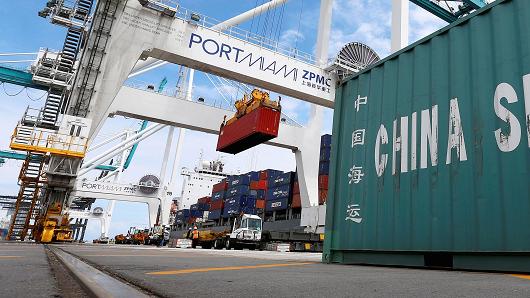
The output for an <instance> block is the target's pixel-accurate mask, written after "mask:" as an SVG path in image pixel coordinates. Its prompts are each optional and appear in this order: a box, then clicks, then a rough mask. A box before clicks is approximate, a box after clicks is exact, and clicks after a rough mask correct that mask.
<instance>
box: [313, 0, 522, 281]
mask: <svg viewBox="0 0 530 298" xmlns="http://www.w3.org/2000/svg"><path fill="white" fill-rule="evenodd" d="M337 91H338V92H337V96H336V102H335V115H334V124H333V144H332V147H331V148H333V152H332V165H331V173H330V175H331V177H330V189H329V198H328V205H327V208H328V209H327V219H326V237H325V247H324V255H323V260H324V262H339V263H350V264H353V263H364V264H380V265H404V266H420V267H422V266H434V267H438V266H439V267H449V268H457V269H476V270H502V271H523V272H530V184H529V181H530V1H528V0H504V1H503V0H498V1H496V2H495V3H493V4H490V5H488V6H487V7H485V8H483V9H481V10H480V11H478V12H476V13H474V14H472V15H471V16H468V17H466V18H464V19H461V20H459V21H457V22H455V23H454V24H451V25H450V26H448V27H446V28H444V29H442V30H440V31H438V32H436V33H435V34H433V35H431V36H429V37H427V38H425V39H423V40H420V41H419V42H417V43H415V44H413V45H411V46H409V47H407V48H405V49H403V50H402V51H400V52H398V53H396V54H394V55H392V56H390V57H388V58H386V59H384V60H383V61H381V62H380V63H378V64H376V65H374V66H373V67H371V68H370V69H367V70H365V71H363V72H361V73H359V74H357V75H356V76H355V77H352V78H350V79H349V80H347V81H346V82H344V83H343V84H342V85H341V86H340V87H339V88H338V90H337Z"/></svg>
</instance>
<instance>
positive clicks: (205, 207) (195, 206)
mask: <svg viewBox="0 0 530 298" xmlns="http://www.w3.org/2000/svg"><path fill="white" fill-rule="evenodd" d="M208 209H210V206H209V205H208V204H200V203H197V204H193V205H191V206H190V210H191V211H196V210H198V211H208Z"/></svg>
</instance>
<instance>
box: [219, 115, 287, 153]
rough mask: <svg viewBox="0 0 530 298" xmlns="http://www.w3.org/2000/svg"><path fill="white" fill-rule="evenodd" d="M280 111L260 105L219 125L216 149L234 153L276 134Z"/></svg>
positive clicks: (269, 138) (260, 142)
mask: <svg viewBox="0 0 530 298" xmlns="http://www.w3.org/2000/svg"><path fill="white" fill-rule="evenodd" d="M280 115H281V113H280V111H279V110H275V109H272V108H269V107H265V106H261V107H259V108H257V109H255V110H254V111H252V112H250V113H248V114H246V115H244V116H243V117H241V118H239V119H237V120H236V121H235V122H233V123H231V124H229V125H225V126H223V127H221V130H220V131H219V139H218V140H217V151H220V152H224V153H231V154H236V153H239V152H242V151H244V150H247V149H249V148H252V147H254V146H257V145H259V144H262V143H264V142H266V141H269V140H271V139H274V138H275V137H277V136H278V128H279V126H280Z"/></svg>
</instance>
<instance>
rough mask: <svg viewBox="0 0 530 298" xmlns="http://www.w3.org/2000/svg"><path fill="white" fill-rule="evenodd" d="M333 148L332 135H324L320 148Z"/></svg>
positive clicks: (321, 138)
mask: <svg viewBox="0 0 530 298" xmlns="http://www.w3.org/2000/svg"><path fill="white" fill-rule="evenodd" d="M322 147H331V135H323V136H321V137H320V148H322Z"/></svg>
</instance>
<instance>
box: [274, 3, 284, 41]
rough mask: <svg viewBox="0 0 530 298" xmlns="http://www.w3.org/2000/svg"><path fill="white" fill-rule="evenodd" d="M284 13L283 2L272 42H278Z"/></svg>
mask: <svg viewBox="0 0 530 298" xmlns="http://www.w3.org/2000/svg"><path fill="white" fill-rule="evenodd" d="M284 11H285V2H283V3H282V8H281V11H280V17H279V19H280V20H279V24H278V26H276V29H277V32H276V33H275V34H274V36H275V38H274V40H276V41H279V40H280V33H281V30H282V26H283V15H284Z"/></svg>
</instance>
